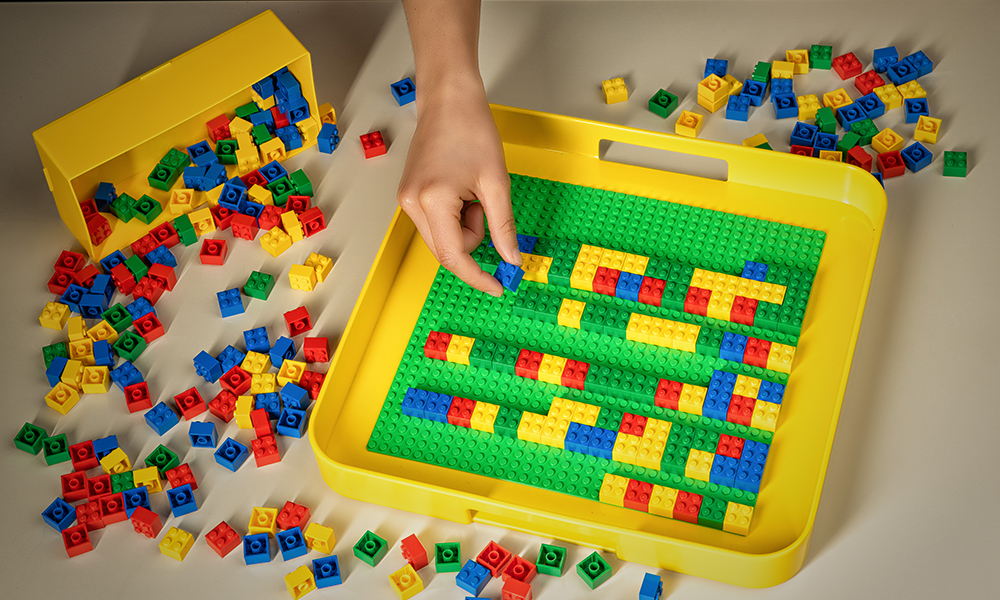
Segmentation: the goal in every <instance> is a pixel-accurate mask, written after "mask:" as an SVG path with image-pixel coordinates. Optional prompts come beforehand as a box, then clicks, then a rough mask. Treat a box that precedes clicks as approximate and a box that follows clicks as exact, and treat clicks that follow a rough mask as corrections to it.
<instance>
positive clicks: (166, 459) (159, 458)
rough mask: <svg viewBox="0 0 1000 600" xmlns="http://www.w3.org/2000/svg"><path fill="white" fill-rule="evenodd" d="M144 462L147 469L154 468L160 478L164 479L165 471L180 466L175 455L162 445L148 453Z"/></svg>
mask: <svg viewBox="0 0 1000 600" xmlns="http://www.w3.org/2000/svg"><path fill="white" fill-rule="evenodd" d="M144 462H145V463H146V466H147V467H156V471H157V472H158V473H159V474H160V477H161V478H166V475H165V474H166V472H167V471H169V470H170V469H173V468H174V467H178V466H180V464H181V461H180V459H179V458H178V457H177V454H176V453H175V452H174V451H173V450H171V449H170V448H167V447H166V446H164V445H163V444H160V445H159V446H157V447H156V449H155V450H153V451H152V452H150V453H149V456H147V457H146V458H145V461H144Z"/></svg>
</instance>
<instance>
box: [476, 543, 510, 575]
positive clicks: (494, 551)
mask: <svg viewBox="0 0 1000 600" xmlns="http://www.w3.org/2000/svg"><path fill="white" fill-rule="evenodd" d="M510 559H511V553H510V550H508V549H506V548H504V547H503V546H501V545H500V544H498V543H496V542H494V541H492V540H490V543H489V544H486V547H485V548H483V551H482V552H480V553H479V556H477V557H476V562H477V563H479V564H481V565H483V566H484V567H486V568H487V569H489V571H490V574H491V575H493V576H494V577H500V573H502V572H503V568H504V567H506V566H507V563H508V562H510Z"/></svg>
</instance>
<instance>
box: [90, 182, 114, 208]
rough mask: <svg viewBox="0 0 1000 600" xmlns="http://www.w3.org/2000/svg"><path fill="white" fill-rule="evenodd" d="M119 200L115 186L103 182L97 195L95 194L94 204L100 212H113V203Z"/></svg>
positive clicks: (98, 188)
mask: <svg viewBox="0 0 1000 600" xmlns="http://www.w3.org/2000/svg"><path fill="white" fill-rule="evenodd" d="M117 198H118V193H117V192H116V191H115V184H113V183H108V182H106V181H102V182H101V183H98V184H97V193H95V194H94V204H96V205H97V210H98V211H99V212H111V203H112V202H114V201H115V200H116V199H117Z"/></svg>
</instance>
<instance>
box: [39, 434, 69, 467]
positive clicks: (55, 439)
mask: <svg viewBox="0 0 1000 600" xmlns="http://www.w3.org/2000/svg"><path fill="white" fill-rule="evenodd" d="M42 452H43V454H44V456H45V464H47V465H49V466H52V465H57V464H59V463H64V462H66V461H68V460H69V444H68V443H67V442H66V434H65V433H60V434H59V435H54V436H51V437H47V438H45V440H43V441H42Z"/></svg>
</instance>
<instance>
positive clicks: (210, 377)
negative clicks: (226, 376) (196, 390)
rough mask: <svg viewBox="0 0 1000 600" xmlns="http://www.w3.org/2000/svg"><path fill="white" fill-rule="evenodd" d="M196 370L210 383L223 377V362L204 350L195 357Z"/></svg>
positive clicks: (196, 372)
mask: <svg viewBox="0 0 1000 600" xmlns="http://www.w3.org/2000/svg"><path fill="white" fill-rule="evenodd" d="M194 372H195V374H197V375H198V376H200V377H202V378H203V379H204V380H205V381H207V382H209V383H215V382H216V381H218V380H219V377H222V373H223V372H224V371H223V370H222V363H220V362H219V361H218V359H216V358H215V357H214V356H212V355H211V354H209V353H208V352H205V351H204V350H202V351H201V352H199V353H198V356H195V357H194Z"/></svg>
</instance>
